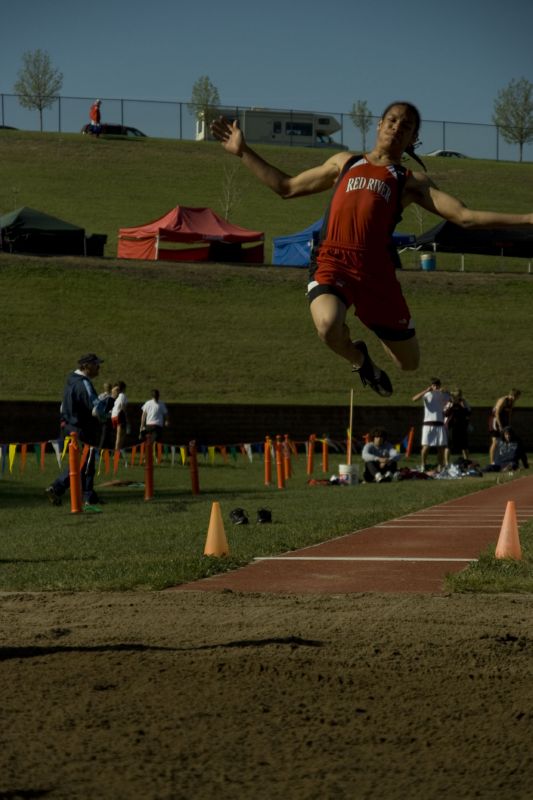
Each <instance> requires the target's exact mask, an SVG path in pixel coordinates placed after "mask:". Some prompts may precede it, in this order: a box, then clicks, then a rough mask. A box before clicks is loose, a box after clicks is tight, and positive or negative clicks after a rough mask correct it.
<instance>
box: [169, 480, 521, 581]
mask: <svg viewBox="0 0 533 800" xmlns="http://www.w3.org/2000/svg"><path fill="white" fill-rule="evenodd" d="M509 500H514V502H515V504H516V511H517V518H518V525H519V526H520V524H521V523H522V522H525V521H526V520H527V519H530V518H531V517H533V476H532V477H526V478H519V479H516V480H510V481H507V482H505V483H502V484H499V485H497V486H493V487H491V488H490V489H483V490H481V491H479V492H476V493H475V494H470V495H467V496H466V497H461V498H459V499H458V500H450V501H449V502H447V503H442V504H441V505H438V506H433V507H431V508H426V509H423V510H422V511H416V512H414V513H413V514H408V515H407V516H405V517H400V518H398V519H392V520H389V521H388V522H382V523H380V524H379V525H376V526H375V527H373V528H364V529H362V530H360V531H355V532H354V533H349V534H347V535H345V536H342V537H340V538H337V539H333V540H331V541H328V542H323V543H322V544H317V545H313V546H311V547H305V548H303V549H302V550H293V551H291V552H289V553H285V554H283V555H280V556H272V557H269V558H258V559H256V560H255V561H254V562H253V563H252V564H249V565H248V566H246V567H242V568H241V569H238V570H235V571H234V572H227V573H223V574H220V575H213V576H212V577H210V578H205V579H203V580H200V581H195V582H194V583H186V584H181V585H180V586H177V587H176V590H185V591H187V590H188V591H191V590H194V591H222V590H226V591H227V590H231V591H234V592H267V593H283V594H302V593H307V592H309V593H315V594H320V593H324V594H347V593H350V592H381V593H383V592H385V593H387V592H390V593H398V592H412V593H440V592H442V591H443V590H444V579H445V577H446V575H447V574H450V573H453V572H459V571H460V570H462V569H464V568H465V567H466V566H467V565H468V563H469V562H471V561H475V560H476V559H477V557H478V556H479V555H480V553H482V552H484V551H485V550H486V549H487V547H489V546H490V545H496V543H497V541H498V537H499V534H500V530H501V526H502V522H503V517H504V514H505V509H506V507H507V502H508V501H509Z"/></svg>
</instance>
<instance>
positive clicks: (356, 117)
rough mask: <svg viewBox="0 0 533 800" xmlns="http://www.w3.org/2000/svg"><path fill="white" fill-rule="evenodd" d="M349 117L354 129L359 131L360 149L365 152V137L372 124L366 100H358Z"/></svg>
mask: <svg viewBox="0 0 533 800" xmlns="http://www.w3.org/2000/svg"><path fill="white" fill-rule="evenodd" d="M350 117H351V118H352V122H353V124H354V125H355V127H356V128H358V129H359V130H360V131H361V137H362V149H363V150H366V135H367V133H368V131H369V130H370V126H371V124H372V112H371V111H370V109H369V107H368V103H367V102H366V100H358V101H357V103H353V105H352V110H351V111H350Z"/></svg>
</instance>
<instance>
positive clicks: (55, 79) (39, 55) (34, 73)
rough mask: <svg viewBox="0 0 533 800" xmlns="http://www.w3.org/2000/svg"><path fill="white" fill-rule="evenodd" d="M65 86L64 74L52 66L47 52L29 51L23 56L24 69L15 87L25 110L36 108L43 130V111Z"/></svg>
mask: <svg viewBox="0 0 533 800" xmlns="http://www.w3.org/2000/svg"><path fill="white" fill-rule="evenodd" d="M62 86H63V74H62V73H61V72H60V71H59V70H58V69H55V68H54V67H53V66H52V62H51V61H50V56H49V55H48V53H47V52H46V50H27V51H26V52H25V53H23V54H22V67H21V68H20V70H19V72H18V80H17V81H16V82H15V85H14V87H13V89H14V91H15V93H16V94H18V96H19V103H20V105H21V106H23V107H24V108H36V109H37V110H38V112H39V121H40V127H41V130H42V129H43V111H44V109H45V108H48V107H49V106H51V105H52V103H53V102H54V100H55V98H56V97H57V94H58V92H60V91H61V87H62Z"/></svg>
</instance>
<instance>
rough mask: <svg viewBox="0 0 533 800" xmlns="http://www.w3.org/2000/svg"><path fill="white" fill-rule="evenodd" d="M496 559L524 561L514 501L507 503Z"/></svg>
mask: <svg viewBox="0 0 533 800" xmlns="http://www.w3.org/2000/svg"><path fill="white" fill-rule="evenodd" d="M494 555H495V556H496V558H514V559H515V560H516V561H520V560H521V559H522V548H521V547H520V538H519V536H518V523H517V521H516V507H515V502H514V500H508V501H507V508H506V509H505V516H504V518H503V522H502V527H501V530H500V535H499V537H498V544H497V545H496V552H495V554H494Z"/></svg>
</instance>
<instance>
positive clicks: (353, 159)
mask: <svg viewBox="0 0 533 800" xmlns="http://www.w3.org/2000/svg"><path fill="white" fill-rule="evenodd" d="M362 158H364V156H363V155H361V154H359V155H355V154H354V155H353V156H350V158H349V159H348V160H347V161H346V162H345V164H344V166H343V168H342V169H341V171H340V173H339V177H338V178H337V181H339V180H340V179H341V178H342V177H343V175H346V173H347V172H348V170H349V169H350V167H353V165H354V164H355V163H356V162H357V161H360V160H361V159H362Z"/></svg>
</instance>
